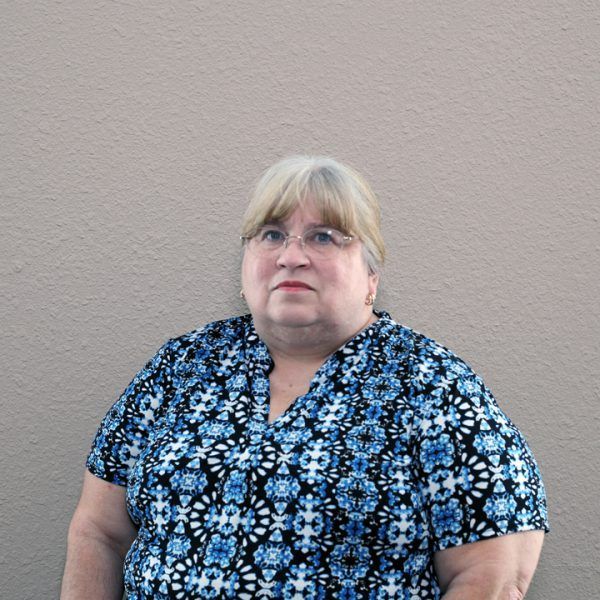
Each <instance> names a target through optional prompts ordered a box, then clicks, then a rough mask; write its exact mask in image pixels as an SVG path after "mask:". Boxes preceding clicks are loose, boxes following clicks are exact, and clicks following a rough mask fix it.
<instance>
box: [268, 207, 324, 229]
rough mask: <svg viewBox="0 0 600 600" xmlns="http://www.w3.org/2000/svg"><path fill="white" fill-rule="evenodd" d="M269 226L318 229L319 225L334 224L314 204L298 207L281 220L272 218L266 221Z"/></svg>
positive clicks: (282, 216)
mask: <svg viewBox="0 0 600 600" xmlns="http://www.w3.org/2000/svg"><path fill="white" fill-rule="evenodd" d="M266 223H267V224H272V225H280V226H282V227H286V228H289V227H294V226H302V227H305V228H306V227H317V226H319V225H328V226H331V225H332V224H331V223H330V222H329V221H328V220H327V219H326V218H325V215H323V213H322V211H320V210H318V209H317V207H316V206H315V205H314V203H312V202H308V203H305V204H302V205H298V206H297V207H296V208H294V209H293V210H292V211H291V212H290V213H289V214H287V215H281V216H280V217H279V218H274V217H272V218H270V219H268V220H267V221H266Z"/></svg>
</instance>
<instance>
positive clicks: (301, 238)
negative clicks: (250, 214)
mask: <svg viewBox="0 0 600 600" xmlns="http://www.w3.org/2000/svg"><path fill="white" fill-rule="evenodd" d="M269 228H272V229H277V231H281V233H283V234H284V235H285V237H284V238H283V240H282V242H281V245H280V246H276V247H274V248H273V250H272V252H273V253H274V254H276V253H278V252H281V251H282V250H285V249H286V248H287V247H288V246H289V244H290V240H293V239H297V240H299V241H300V247H301V248H302V250H303V252H304V253H305V254H306V239H305V238H306V236H307V235H308V234H309V233H312V232H314V231H322V232H323V233H327V234H329V235H331V234H333V233H339V234H340V235H341V238H342V244H341V246H339V249H340V250H343V249H344V248H345V247H346V246H347V245H348V244H349V243H350V242H351V241H352V240H355V239H357V238H356V236H353V235H345V234H343V233H342V232H341V231H340V230H339V229H335V228H334V227H328V226H327V225H325V226H321V227H311V228H310V229H307V230H306V231H305V232H304V233H303V234H302V235H290V234H286V233H285V232H284V231H282V230H281V229H279V228H278V227H276V226H269V225H263V226H262V227H259V228H258V229H257V230H256V233H254V234H253V235H240V240H242V243H244V244H246V245H247V246H249V244H250V241H251V240H252V239H253V238H255V237H256V236H257V235H259V234H260V233H261V231H263V230H264V229H269ZM250 252H252V250H250ZM269 254H270V252H269V251H267V252H265V253H264V254H263V256H268V255H269ZM308 254H309V255H310V256H312V257H314V255H313V254H312V253H311V252H309V253H308ZM318 258H323V257H322V256H318Z"/></svg>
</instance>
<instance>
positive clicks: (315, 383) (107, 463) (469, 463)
mask: <svg viewBox="0 0 600 600" xmlns="http://www.w3.org/2000/svg"><path fill="white" fill-rule="evenodd" d="M377 314H378V316H379V319H378V320H377V322H375V323H374V324H372V325H371V326H370V327H368V328H366V329H364V330H363V331H361V332H360V333H358V334H357V335H356V336H355V337H354V338H352V339H351V340H350V341H348V342H347V343H346V344H345V345H344V346H342V347H341V348H340V349H338V350H337V351H336V352H335V353H334V354H332V355H331V356H330V357H329V358H328V360H327V361H326V362H325V363H324V364H323V366H322V367H321V368H320V369H319V370H318V371H317V373H316V374H315V376H314V378H313V380H312V382H311V385H310V389H309V391H308V393H307V394H305V395H304V396H301V397H299V398H297V399H296V400H295V402H294V403H293V404H292V405H291V406H290V407H289V408H288V410H287V411H286V412H285V413H283V414H282V415H281V416H279V417H278V418H277V419H276V420H274V421H273V422H272V423H269V422H268V413H269V373H270V371H271V369H272V368H273V361H272V359H271V357H270V355H269V352H268V350H267V348H266V346H265V344H264V343H263V342H262V341H261V340H260V338H259V337H258V335H257V334H256V331H255V329H254V326H253V322H252V318H251V317H250V315H246V316H242V317H236V318H232V319H228V320H224V321H218V322H215V323H211V324H209V325H207V326H205V327H203V328H202V329H199V330H195V331H192V332H190V333H188V334H186V335H183V336H182V337H179V338H176V339H172V340H169V341H168V342H167V343H166V344H164V345H163V346H162V348H161V349H160V350H159V351H158V353H157V354H156V356H155V357H154V358H153V359H152V360H150V361H149V362H148V364H147V365H146V366H145V367H144V368H143V369H142V370H141V371H140V372H139V373H138V374H137V375H136V377H135V378H134V380H133V381H132V382H131V384H130V385H129V386H128V388H127V389H126V390H125V392H124V394H123V395H122V396H121V398H120V399H119V400H118V401H117V402H116V403H115V404H114V406H113V407H112V408H111V409H110V411H109V412H108V414H107V415H106V417H105V418H104V420H103V421H102V424H101V426H100V428H99V430H98V433H97V435H96V438H95V441H94V444H93V447H92V451H91V453H90V455H89V457H88V460H87V467H88V469H89V471H90V472H91V473H93V474H94V475H96V476H97V477H100V478H102V479H105V480H107V481H110V482H113V483H115V484H118V485H123V486H127V490H126V502H127V509H128V511H129V514H130V516H131V519H132V520H133V522H134V523H135V525H136V526H137V528H138V535H137V538H136V540H135V541H134V543H133V545H132V546H131V549H130V550H129V552H128V554H127V557H126V560H125V566H124V569H125V572H124V581H125V589H126V593H127V597H128V598H129V599H136V600H141V599H144V598H154V599H163V598H186V599H187V598H242V599H252V598H285V599H302V600H306V599H317V598H319V599H321V598H341V599H345V600H350V599H363V598H365V599H367V598H368V599H373V600H374V599H379V598H401V599H410V600H416V599H418V598H439V597H440V590H439V586H438V583H437V579H436V576H435V571H434V568H433V554H434V552H436V551H438V550H443V549H445V548H449V547H451V546H457V545H460V544H464V543H468V542H474V541H476V540H481V539H485V538H492V537H495V536H500V535H503V534H507V533H511V532H516V531H526V530H532V529H547V518H546V501H545V494H544V487H543V484H542V481H541V478H540V474H539V471H538V467H537V465H536V463H535V460H534V458H533V456H532V454H531V452H530V450H529V448H528V446H527V444H526V443H525V441H524V439H523V437H522V435H521V433H520V432H519V430H518V429H517V428H516V427H515V426H514V425H513V424H512V423H511V421H510V420H509V419H508V418H507V417H506V416H505V415H504V413H503V412H502V411H501V410H500V409H499V408H498V406H497V404H496V401H495V400H494V398H493V396H492V394H491V393H490V391H489V390H488V389H487V387H486V386H485V385H484V383H483V382H482V380H481V379H480V378H479V377H478V376H477V375H476V374H475V373H473V371H472V370H471V368H470V367H469V366H468V365H467V364H466V363H465V362H463V361H462V360H461V359H459V358H458V357H457V356H455V355H454V354H453V353H452V352H450V351H449V350H447V349H446V348H444V347H443V346H441V345H439V344H437V343H436V342H434V341H433V340H431V339H429V338H427V337H425V336H423V335H422V334H420V333H417V332H415V331H413V330H412V329H410V328H408V327H404V326H402V325H399V324H398V323H396V322H394V321H393V320H392V319H391V317H390V316H389V315H388V314H387V313H385V312H380V313H377Z"/></svg>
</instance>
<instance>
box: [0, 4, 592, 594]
mask: <svg viewBox="0 0 600 600" xmlns="http://www.w3.org/2000/svg"><path fill="white" fill-rule="evenodd" d="M599 40H600V5H598V3H597V2H591V1H588V2H584V1H572V0H571V1H568V2H558V1H555V2H552V1H541V0H534V1H532V2H525V3H521V2H503V3H499V2H494V3H492V2H475V1H473V2H468V1H462V0H461V1H458V2H397V1H394V2H392V1H377V2H375V1H371V2H364V1H363V2H358V1H356V2H354V1H336V2H328V1H323V0H305V1H303V2H290V1H288V0H285V1H280V0H277V1H276V0H260V1H259V0H254V1H251V2H231V1H229V2H209V1H186V2H169V1H164V0H161V1H160V2H159V1H155V0H151V1H144V2H141V1H139V0H130V1H123V2H120V1H118V2H113V1H110V2H89V1H81V0H79V1H77V2H75V1H59V0H48V1H47V2H4V3H3V6H2V15H1V16H0V64H1V66H0V89H1V90H2V91H1V93H0V128H1V138H0V159H1V160H0V185H1V207H0V208H1V214H0V228H1V232H0V261H1V262H0V274H1V287H0V327H1V331H2V344H1V346H0V353H1V361H2V365H3V369H2V372H1V374H0V377H1V378H2V383H1V388H0V389H1V404H2V406H1V408H2V419H1V420H0V434H1V440H2V452H1V453H0V473H1V479H2V486H1V487H0V502H1V524H0V526H1V528H2V532H1V535H0V580H1V582H2V583H1V588H2V591H1V595H2V597H3V598H11V599H12V598H15V599H17V598H19V599H21V598H36V599H37V598H50V597H54V596H56V594H57V590H58V586H59V580H60V576H61V572H62V566H63V560H64V550H65V536H66V531H67V525H68V522H69V519H70V516H71V513H72V510H73V508H74V506H75V503H76V501H77V497H78V493H79V487H80V483H81V477H82V473H83V461H84V457H85V454H86V452H87V449H88V447H89V444H90V441H91V438H92V435H93V433H94V431H95V429H96V427H97V425H98V423H99V420H100V418H101V416H102V415H103V414H104V413H105V411H106V410H107V408H108V407H109V405H110V404H111V403H112V402H113V401H114V399H115V398H116V397H117V396H118V394H119V393H120V392H121V390H122V389H123V388H124V387H125V386H126V385H127V383H128V382H129V380H130V378H131V377H132V375H133V373H134V372H135V371H136V370H137V369H138V368H139V367H140V366H141V365H142V364H143V363H144V362H145V361H146V359H147V358H149V357H150V356H151V354H152V353H153V352H154V351H155V350H156V348H157V347H158V346H159V345H160V344H161V343H162V342H163V341H164V340H165V339H166V338H167V337H171V336H173V335H176V334H180V333H183V332H185V331H187V330H189V329H192V328H194V327H196V326H198V325H200V324H202V323H204V322H206V321H209V320H211V319H214V318H219V317H224V316H229V315H231V314H235V313H239V312H241V311H242V310H243V307H242V305H241V303H240V301H239V298H238V296H237V292H238V289H239V284H238V274H237V270H238V260H239V255H238V245H237V237H236V236H237V234H238V226H239V222H240V217H241V212H242V208H243V206H244V203H245V199H246V197H247V193H248V190H249V189H250V187H251V184H252V182H253V181H254V179H255V178H256V176H257V175H258V173H259V172H260V171H261V170H262V169H263V168H264V167H266V166H267V165H269V164H270V163H272V162H273V161H275V160H276V159H278V158H280V157H282V156H284V155H287V154H290V153H297V152H312V153H325V154H331V155H333V156H335V157H338V158H339V159H341V160H345V161H348V162H349V163H351V164H353V165H355V166H356V167H357V168H358V169H359V170H361V171H362V172H363V173H364V174H365V175H366V176H367V177H368V179H369V180H370V181H371V182H372V184H373V186H374V188H375V189H376V191H377V192H378V194H379V196H380V199H381V202H382V207H383V214H384V233H385V236H386V239H387V243H388V249H389V261H388V264H387V269H386V272H385V276H384V290H383V293H382V294H381V296H380V300H378V302H379V306H380V307H382V308H386V309H387V310H388V311H390V312H391V313H392V315H393V316H394V317H395V318H396V319H397V320H399V321H401V322H403V323H405V324H407V325H410V326H412V327H414V328H416V329H418V330H420V331H423V332H425V333H427V334H428V335H430V336H432V337H434V338H435V339H437V340H438V341H440V342H442V343H444V344H445V345H447V346H449V347H451V348H452V349H453V350H455V351H456V352H457V353H458V354H459V355H460V356H462V357H463V358H464V359H466V360H467V361H469V362H470V363H471V364H472V365H473V366H474V367H475V369H476V370H477V371H479V372H480V373H481V374H482V375H483V377H484V378H485V380H486V382H487V383H488V384H489V385H490V387H491V388H492V390H493V391H494V393H495V395H496V396H497V398H498V400H499V402H500V403H501V405H502V406H503V408H504V409H505V410H506V412H508V414H509V415H510V416H511V417H512V418H513V419H514V420H515V421H516V422H517V424H519V425H520V427H521V428H522V429H523V431H524V432H525V433H526V435H527V437H528V440H529V441H530V444H531V446H532V447H533V449H534V451H535V454H536V456H537V458H538V460H539V462H540V465H541V467H542V470H543V473H544V476H545V482H546V485H547V489H548V493H549V497H550V516H551V522H552V527H553V532H552V534H551V535H550V536H548V538H547V540H546V545H545V549H544V553H543V556H542V560H541V563H540V568H539V570H538V573H537V575H536V578H535V580H534V583H533V585H532V589H531V592H530V594H529V596H528V597H529V598H532V599H537V600H541V599H544V600H546V599H564V598H569V599H571V600H583V599H588V598H595V597H597V592H598V590H599V589H600V573H599V564H600V559H599V555H600V542H599V540H600V522H599V520H598V518H597V513H598V511H597V506H598V493H599V491H600V486H599V476H598V470H597V466H596V464H597V462H596V461H597V457H598V450H599V443H598V439H599V436H598V430H599V427H600V417H599V410H598V400H599V391H598V390H599V388H598V375H599V372H598V364H599V362H600V348H599V340H600V325H599V323H600V318H599V317H600V314H599V312H600V311H599V306H598V295H599V291H600V290H599V285H598V282H599V275H598V274H599V273H600V264H599V263H600V260H599V257H600V241H599V236H598V233H599V221H598V217H599V213H600V208H599V206H600V205H599V203H598V191H599V185H598V184H599V182H600V176H599V174H598V164H600V156H599V154H600V153H599V149H600V139H599V130H598V125H599V123H598V98H599V93H600V76H599V74H600V70H599V67H600V65H599V60H598V57H599V56H600V47H599V46H600V44H599Z"/></svg>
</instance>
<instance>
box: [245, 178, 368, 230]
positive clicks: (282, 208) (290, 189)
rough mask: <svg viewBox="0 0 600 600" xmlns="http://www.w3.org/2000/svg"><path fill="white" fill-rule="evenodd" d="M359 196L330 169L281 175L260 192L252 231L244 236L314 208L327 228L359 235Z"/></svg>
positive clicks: (253, 208)
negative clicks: (304, 208) (357, 205)
mask: <svg viewBox="0 0 600 600" xmlns="http://www.w3.org/2000/svg"><path fill="white" fill-rule="evenodd" d="M356 194H357V190H356V189H352V188H351V186H349V185H348V182H347V181H343V180H342V178H340V177H339V175H338V174H337V173H336V172H334V171H333V170H332V169H329V168H328V167H323V166H322V167H320V168H314V167H312V166H307V167H305V168H303V169H301V170H299V171H296V172H292V173H285V172H283V173H281V172H280V173H279V176H275V177H272V178H269V179H268V180H267V181H265V182H264V186H260V189H257V190H256V193H255V195H254V197H253V198H252V201H251V203H250V206H249V207H248V208H249V210H248V214H251V215H252V218H251V219H248V220H246V223H245V225H246V229H248V231H245V232H244V234H245V235H252V234H253V233H255V232H256V231H257V230H258V229H259V228H260V227H262V226H263V225H264V224H265V223H270V222H274V221H285V220H286V219H287V218H288V217H289V216H290V215H291V214H292V213H293V212H294V211H295V210H296V209H297V208H299V207H304V206H307V205H312V206H314V207H315V209H316V210H317V212H318V213H319V217H320V219H321V221H322V223H323V224H324V225H330V226H331V227H334V228H335V229H338V230H339V231H341V232H342V233H344V234H346V235H356V233H357V227H356V221H357V218H356V210H355V202H354V201H353V200H354V199H355V197H356ZM252 205H254V206H252Z"/></svg>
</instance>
